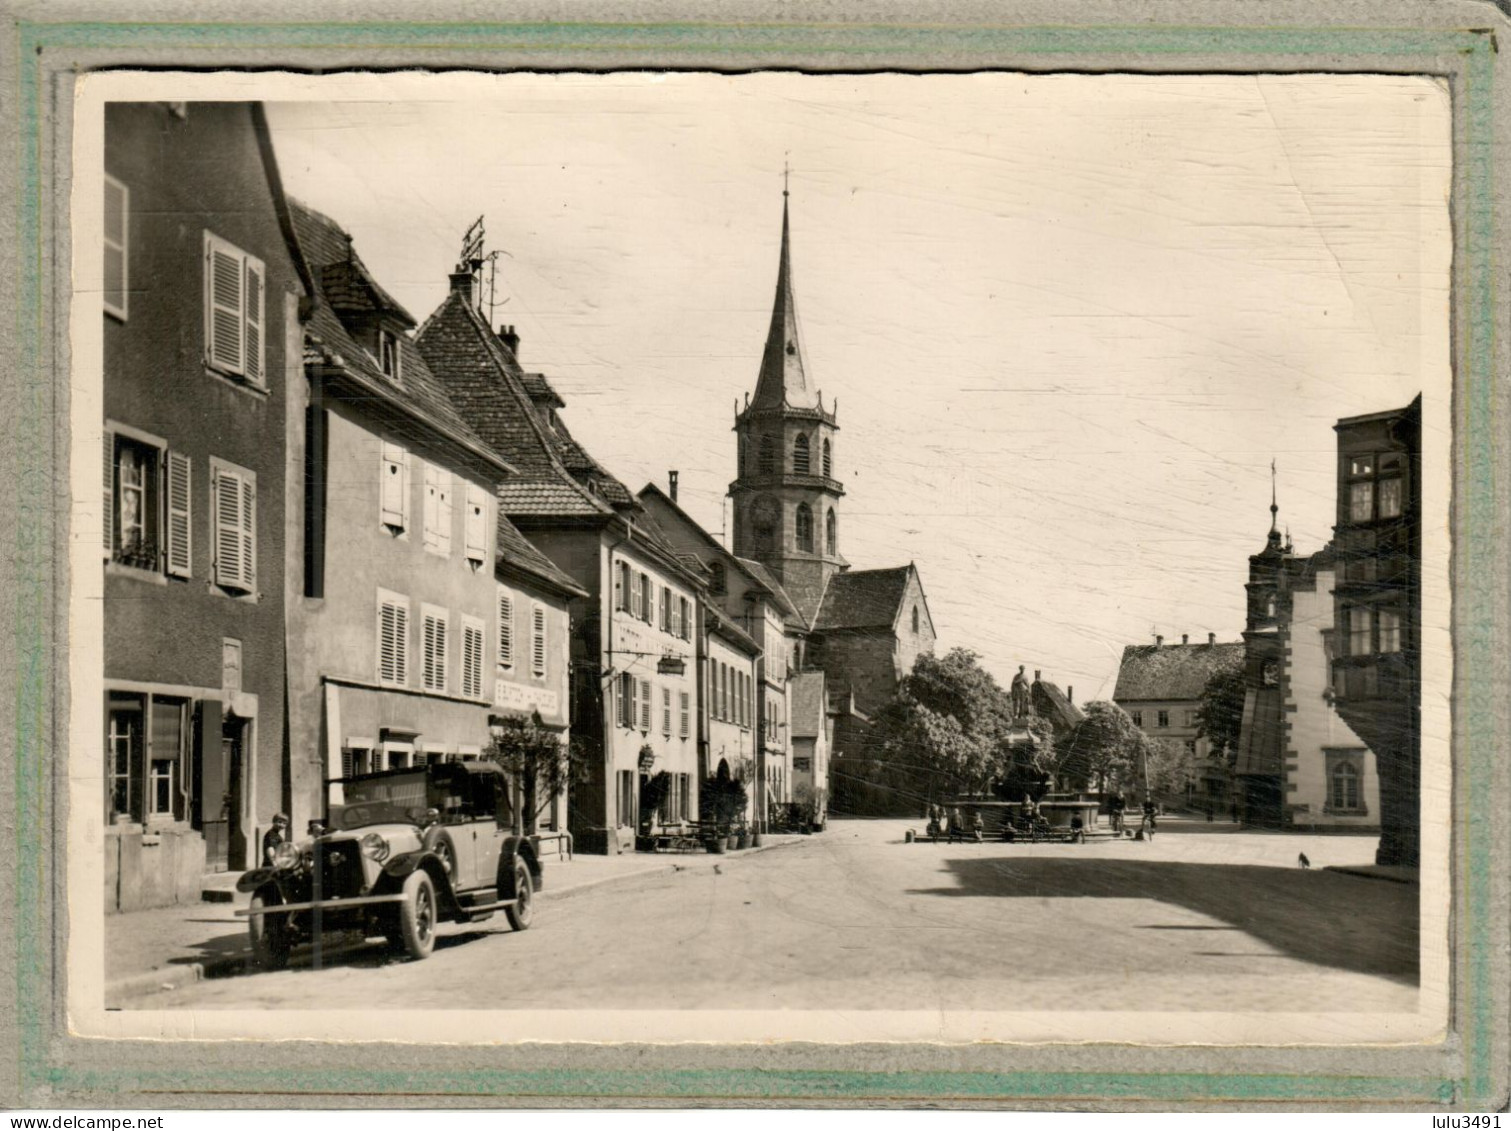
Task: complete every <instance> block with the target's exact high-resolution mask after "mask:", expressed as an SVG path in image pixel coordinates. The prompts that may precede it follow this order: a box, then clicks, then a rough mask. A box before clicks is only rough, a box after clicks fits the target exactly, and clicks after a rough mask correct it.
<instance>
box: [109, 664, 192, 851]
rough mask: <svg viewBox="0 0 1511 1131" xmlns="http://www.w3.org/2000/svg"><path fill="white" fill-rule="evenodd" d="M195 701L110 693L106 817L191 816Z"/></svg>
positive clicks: (155, 819) (163, 818)
mask: <svg viewBox="0 0 1511 1131" xmlns="http://www.w3.org/2000/svg"><path fill="white" fill-rule="evenodd" d="M190 708H191V702H190V700H188V699H182V698H177V697H170V696H161V695H146V694H141V693H137V692H121V691H111V692H109V693H107V696H106V722H105V728H106V729H105V775H106V783H105V785H106V799H105V808H106V814H105V815H106V821H107V822H108V823H111V824H115V823H119V822H122V821H128V822H129V821H135V822H144V821H145V822H148V823H161V822H165V821H183V820H187V819H188V813H189V795H188V791H189V786H190V783H191V781H192V777H193V775H192V773H191V772H190V770H191V767H190V765H189V761H190V751H191V743H190V732H191V728H190V725H189V711H190Z"/></svg>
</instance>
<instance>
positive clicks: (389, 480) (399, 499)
mask: <svg viewBox="0 0 1511 1131" xmlns="http://www.w3.org/2000/svg"><path fill="white" fill-rule="evenodd" d="M378 475H379V477H380V479H379V488H378V498H379V516H378V521H379V522H381V523H382V524H383V525H384V526H386V527H388V529H389V530H390V531H391V532H392V533H394V534H403V533H404V532H405V531H406V530H408V529H409V453H408V452H406V451H405V450H404V449H403V448H401V447H400V446H399V445H398V444H391V443H388V442H387V441H384V442H383V445H382V459H381V462H380V464H379V468H378Z"/></svg>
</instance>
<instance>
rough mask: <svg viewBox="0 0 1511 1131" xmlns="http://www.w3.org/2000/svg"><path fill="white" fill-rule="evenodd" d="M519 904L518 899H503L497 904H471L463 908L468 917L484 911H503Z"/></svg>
mask: <svg viewBox="0 0 1511 1131" xmlns="http://www.w3.org/2000/svg"><path fill="white" fill-rule="evenodd" d="M518 902H519V900H517V899H501V900H499V901H498V902H497V903H478V904H469V905H467V906H466V907H463V908H462V911H463V912H464V913H466V914H468V915H476V914H478V913H479V912H483V911H502V910H503V909H504V908H506V907H513V906H514V905H515V904H517V903H518Z"/></svg>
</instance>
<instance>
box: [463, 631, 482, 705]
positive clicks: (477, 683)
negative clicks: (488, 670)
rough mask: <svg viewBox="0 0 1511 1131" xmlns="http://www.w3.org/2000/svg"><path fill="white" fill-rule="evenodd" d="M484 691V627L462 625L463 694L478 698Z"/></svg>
mask: <svg viewBox="0 0 1511 1131" xmlns="http://www.w3.org/2000/svg"><path fill="white" fill-rule="evenodd" d="M482 693H483V627H482V625H479V624H468V623H465V622H464V623H463V625H462V694H463V695H466V696H468V697H469V698H472V699H476V698H478V697H480V696H481V695H482Z"/></svg>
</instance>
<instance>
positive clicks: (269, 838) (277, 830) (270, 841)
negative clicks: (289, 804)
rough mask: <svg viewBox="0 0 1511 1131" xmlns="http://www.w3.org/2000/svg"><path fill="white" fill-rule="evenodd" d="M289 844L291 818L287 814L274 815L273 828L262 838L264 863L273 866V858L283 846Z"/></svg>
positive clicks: (266, 865)
mask: <svg viewBox="0 0 1511 1131" xmlns="http://www.w3.org/2000/svg"><path fill="white" fill-rule="evenodd" d="M288 842H289V818H288V814H287V813H274V814H273V827H272V828H270V829H269V830H268V831H267V832H266V833H264V834H263V836H262V863H263V865H264V866H265V867H268V866H271V865H272V863H273V857H274V856H276V855H277V854H278V849H279V847H280V846H281V845H285V844H287V843H288Z"/></svg>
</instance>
